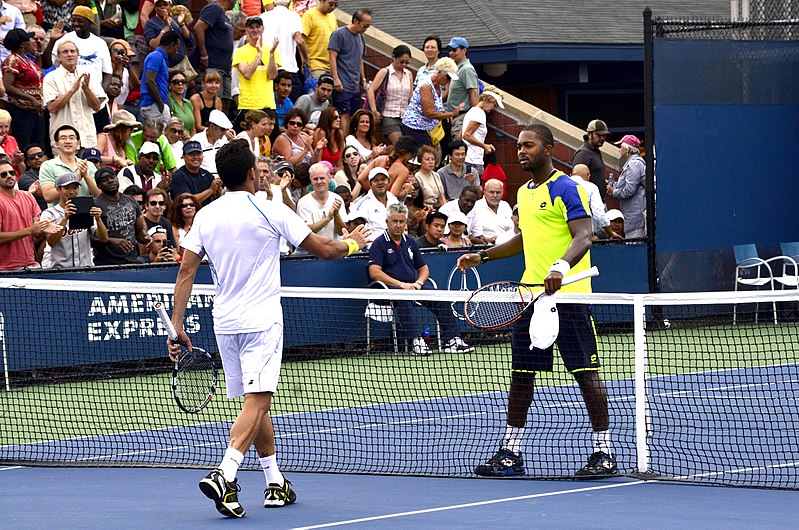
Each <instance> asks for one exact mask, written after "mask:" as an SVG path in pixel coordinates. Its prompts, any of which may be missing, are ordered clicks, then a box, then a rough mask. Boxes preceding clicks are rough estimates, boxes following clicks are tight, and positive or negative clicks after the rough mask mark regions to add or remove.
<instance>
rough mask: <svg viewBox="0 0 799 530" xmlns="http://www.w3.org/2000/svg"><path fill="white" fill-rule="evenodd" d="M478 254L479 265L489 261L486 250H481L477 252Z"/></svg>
mask: <svg viewBox="0 0 799 530" xmlns="http://www.w3.org/2000/svg"><path fill="white" fill-rule="evenodd" d="M478 254H479V255H480V263H485V262H486V261H488V260H489V259H490V258H489V257H488V251H487V250H481V251H480V252H478Z"/></svg>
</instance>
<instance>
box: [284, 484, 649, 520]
mask: <svg viewBox="0 0 799 530" xmlns="http://www.w3.org/2000/svg"><path fill="white" fill-rule="evenodd" d="M645 483H646V482H645V481H643V480H637V481H634V482H623V483H621V484H606V485H604V486H591V487H587V488H577V489H573V490H562V491H550V492H547V493H534V494H532V495H521V496H519V497H506V498H504V499H494V500H490V501H479V502H469V503H466V504H452V505H449V506H439V507H438V508H426V509H424V510H414V511H411V512H397V513H389V514H385V515H375V516H372V517H362V518H360V519H350V520H348V521H335V522H332V523H323V524H318V525H312V526H300V527H296V528H294V529H293V530H310V529H312V528H330V527H331V526H343V525H347V524H356V523H368V522H370V521H381V520H385V519H396V518H399V517H409V516H412V515H421V514H426V513H436V512H445V511H449V510H460V509H463V508H474V507H476V506H490V505H492V504H500V503H504V502H516V501H526V500H530V499H541V498H545V497H556V496H559V495H569V494H571V493H583V492H586V491H599V490H606V489H613V488H623V487H625V486H637V485H638V484H645Z"/></svg>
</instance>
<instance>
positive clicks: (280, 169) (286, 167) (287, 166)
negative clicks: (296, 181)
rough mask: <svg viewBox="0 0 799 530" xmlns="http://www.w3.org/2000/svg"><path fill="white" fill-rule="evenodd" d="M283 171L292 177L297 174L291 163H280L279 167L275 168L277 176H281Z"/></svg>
mask: <svg viewBox="0 0 799 530" xmlns="http://www.w3.org/2000/svg"><path fill="white" fill-rule="evenodd" d="M283 171H288V172H289V173H291V174H292V175H294V174H295V171H294V166H293V165H292V164H291V162H281V163H279V164H278V165H276V166H275V173H276V174H280V173H281V172H283Z"/></svg>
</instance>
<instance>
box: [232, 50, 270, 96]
mask: <svg viewBox="0 0 799 530" xmlns="http://www.w3.org/2000/svg"><path fill="white" fill-rule="evenodd" d="M269 50H270V46H261V64H259V65H258V68H257V70H255V73H254V74H252V77H251V78H250V79H247V78H245V77H244V76H243V75H241V74H239V90H240V92H239V108H240V109H245V110H253V109H274V108H275V89H274V87H273V82H272V80H271V79H269V76H268V75H267V71H266V70H267V67H268V65H269ZM257 56H258V49H257V48H256V47H255V46H251V45H250V44H245V45H244V46H242V47H241V48H236V50H235V51H234V52H233V68H236V65H237V64H239V63H247V64H250V63H252V62H253V61H254V60H255V58H256V57H257ZM275 63H276V64H277V66H278V68H279V67H280V66H281V63H280V54H278V52H277V50H275Z"/></svg>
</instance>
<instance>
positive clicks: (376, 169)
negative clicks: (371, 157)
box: [369, 167, 391, 181]
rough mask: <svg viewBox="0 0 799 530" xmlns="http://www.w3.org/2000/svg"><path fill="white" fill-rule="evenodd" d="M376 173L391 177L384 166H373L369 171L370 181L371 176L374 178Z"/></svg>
mask: <svg viewBox="0 0 799 530" xmlns="http://www.w3.org/2000/svg"><path fill="white" fill-rule="evenodd" d="M378 175H383V176H384V177H386V178H387V179H389V180H390V179H391V177H389V175H388V171H386V168H384V167H373V168H372V169H371V170H370V171H369V180H370V181H371V180H372V179H373V178H375V177H376V176H378Z"/></svg>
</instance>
